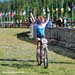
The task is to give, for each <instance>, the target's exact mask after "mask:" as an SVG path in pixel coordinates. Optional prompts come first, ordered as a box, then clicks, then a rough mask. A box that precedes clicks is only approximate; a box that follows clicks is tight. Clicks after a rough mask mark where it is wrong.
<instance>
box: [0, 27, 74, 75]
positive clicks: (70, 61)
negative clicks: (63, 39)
mask: <svg viewBox="0 0 75 75" xmlns="http://www.w3.org/2000/svg"><path fill="white" fill-rule="evenodd" d="M35 50H36V45H35V42H34V39H32V38H31V34H30V32H29V29H28V28H0V75H75V53H74V52H75V51H72V50H68V49H65V48H61V47H58V46H55V45H49V51H48V56H49V57H48V59H49V65H48V69H44V67H43V64H42V65H41V66H37V63H36V56H35Z"/></svg>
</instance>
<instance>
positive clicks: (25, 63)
mask: <svg viewBox="0 0 75 75" xmlns="http://www.w3.org/2000/svg"><path fill="white" fill-rule="evenodd" d="M0 61H2V62H4V63H2V64H0V65H1V66H8V67H17V68H30V67H33V66H35V62H36V61H35V60H17V59H0ZM6 61H8V62H9V63H8V64H7V63H5V62H6ZM20 62H21V63H20Z"/></svg>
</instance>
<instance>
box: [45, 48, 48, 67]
mask: <svg viewBox="0 0 75 75" xmlns="http://www.w3.org/2000/svg"><path fill="white" fill-rule="evenodd" d="M44 55H45V58H44V68H48V53H47V49H46V48H44Z"/></svg>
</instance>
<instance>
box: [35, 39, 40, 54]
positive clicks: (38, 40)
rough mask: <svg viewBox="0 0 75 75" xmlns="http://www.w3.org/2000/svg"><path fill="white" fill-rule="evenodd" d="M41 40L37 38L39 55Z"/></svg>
mask: <svg viewBox="0 0 75 75" xmlns="http://www.w3.org/2000/svg"><path fill="white" fill-rule="evenodd" d="M40 41H41V40H40V38H37V51H36V52H38V53H40Z"/></svg>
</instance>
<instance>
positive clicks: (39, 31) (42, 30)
mask: <svg viewBox="0 0 75 75" xmlns="http://www.w3.org/2000/svg"><path fill="white" fill-rule="evenodd" d="M36 29H37V37H39V38H41V37H42V36H45V25H37V26H36Z"/></svg>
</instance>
